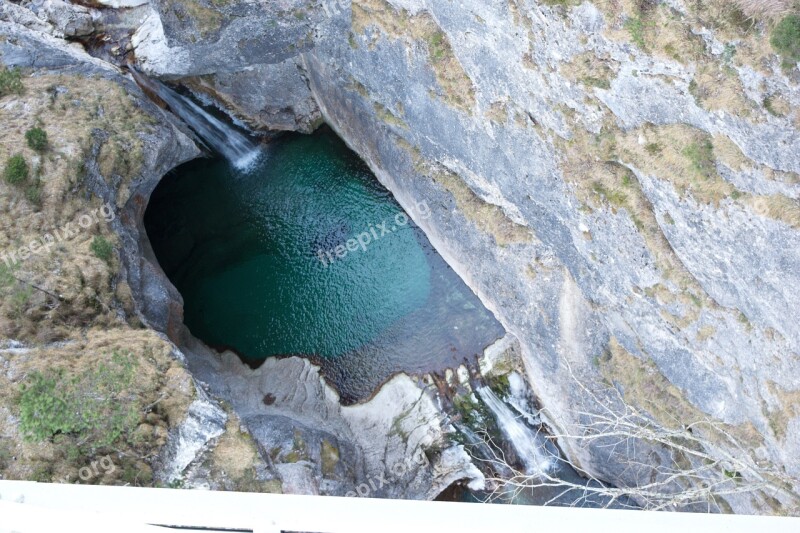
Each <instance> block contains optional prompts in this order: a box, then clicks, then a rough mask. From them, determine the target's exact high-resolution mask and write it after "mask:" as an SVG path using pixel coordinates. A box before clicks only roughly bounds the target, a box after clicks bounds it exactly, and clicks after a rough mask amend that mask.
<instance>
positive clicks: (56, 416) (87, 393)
mask: <svg viewBox="0 0 800 533" xmlns="http://www.w3.org/2000/svg"><path fill="white" fill-rule="evenodd" d="M135 373H136V361H135V360H134V359H133V356H132V355H131V354H120V353H118V352H114V353H113V354H112V355H111V357H110V358H108V361H107V362H103V363H100V364H99V365H97V367H96V368H94V369H93V370H90V371H89V372H86V373H81V374H78V375H75V376H67V375H65V374H64V372H63V371H53V370H48V371H45V372H44V373H40V372H34V373H32V374H31V375H30V376H29V377H28V379H27V382H26V383H23V384H22V386H21V393H20V396H19V402H18V405H19V421H20V429H21V430H22V433H23V435H24V436H25V438H26V439H27V440H32V441H44V440H50V439H52V438H53V437H54V436H56V435H58V434H63V435H73V436H79V437H80V440H81V441H83V442H86V443H88V445H89V446H91V447H93V448H95V449H97V448H103V447H107V446H111V445H112V444H114V443H115V442H117V441H118V440H119V439H120V438H122V437H127V436H128V435H129V434H131V433H132V432H133V430H134V429H135V428H136V425H137V424H138V421H139V411H140V409H141V405H140V400H139V398H138V397H136V396H132V395H131V394H130V393H127V391H128V390H129V389H130V386H131V384H132V382H133V377H134V376H135Z"/></svg>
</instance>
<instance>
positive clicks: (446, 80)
mask: <svg viewBox="0 0 800 533" xmlns="http://www.w3.org/2000/svg"><path fill="white" fill-rule="evenodd" d="M352 9H353V22H352V31H353V33H355V34H356V35H361V34H363V33H364V32H365V31H366V29H367V28H368V27H370V26H377V27H379V28H381V29H382V30H383V31H384V33H385V34H386V35H388V36H389V37H391V38H394V39H408V38H410V39H411V40H412V42H421V43H424V45H425V48H426V51H427V55H428V59H429V61H430V64H431V67H432V68H433V72H434V75H435V76H436V81H437V83H438V85H439V87H440V88H441V90H442V93H441V97H442V99H443V100H444V101H445V102H447V103H448V104H449V105H451V106H453V107H455V108H457V109H460V110H462V111H464V112H466V113H472V110H473V109H474V107H475V87H474V86H473V84H472V80H471V79H470V78H469V76H468V75H467V73H466V71H465V70H464V67H463V66H462V65H461V63H460V62H459V61H458V58H457V57H456V55H455V53H454V52H453V48H452V46H451V45H450V40H449V39H448V37H447V34H445V33H444V31H443V30H442V28H441V27H440V26H439V24H438V23H437V22H436V20H435V19H434V18H433V16H432V15H431V14H430V13H428V12H427V11H421V12H419V13H417V14H414V15H412V14H410V13H409V12H408V11H406V10H404V9H400V10H396V9H395V8H394V7H393V6H392V5H391V4H389V3H388V2H386V1H385V0H354V2H353V7H352ZM373 46H374V43H373Z"/></svg>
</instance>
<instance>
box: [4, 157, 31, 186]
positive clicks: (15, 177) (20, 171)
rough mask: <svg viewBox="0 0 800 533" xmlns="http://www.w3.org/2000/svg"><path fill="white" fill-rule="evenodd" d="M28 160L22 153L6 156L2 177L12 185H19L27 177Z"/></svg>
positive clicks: (28, 171)
mask: <svg viewBox="0 0 800 533" xmlns="http://www.w3.org/2000/svg"><path fill="white" fill-rule="evenodd" d="M29 173H30V170H29V169H28V162H27V161H25V157H23V156H22V154H15V155H12V156H11V157H9V158H8V161H6V166H5V169H4V170H3V177H4V178H5V180H6V181H7V182H8V183H10V184H12V185H19V184H20V183H22V182H23V181H25V180H27V179H28V174H29Z"/></svg>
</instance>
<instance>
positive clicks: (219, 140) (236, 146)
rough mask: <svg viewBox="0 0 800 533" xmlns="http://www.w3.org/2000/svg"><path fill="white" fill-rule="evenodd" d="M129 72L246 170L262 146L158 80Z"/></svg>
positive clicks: (210, 143)
mask: <svg viewBox="0 0 800 533" xmlns="http://www.w3.org/2000/svg"><path fill="white" fill-rule="evenodd" d="M130 72H131V74H132V75H133V77H134V79H135V80H136V82H137V83H139V85H141V86H143V87H145V88H147V89H148V90H150V91H152V92H153V93H155V94H156V95H158V97H159V98H161V99H162V100H163V101H164V102H165V103H166V104H167V105H168V106H169V107H170V109H171V110H172V112H173V113H175V114H176V115H178V116H179V117H180V118H181V119H183V121H184V122H186V123H187V124H188V125H189V126H190V127H191V128H192V129H193V130H194V131H195V132H196V133H197V135H199V136H200V137H201V138H202V139H203V141H205V142H206V143H207V144H208V145H209V147H210V148H212V149H214V150H215V151H216V152H217V153H219V154H221V155H222V156H224V157H225V159H227V160H228V161H230V162H231V164H232V165H233V166H234V167H236V168H237V169H239V170H246V169H248V168H250V167H251V166H252V165H253V163H255V162H256V161H257V160H258V157H259V155H260V154H261V150H260V149H259V147H258V145H257V144H256V143H254V142H253V141H252V139H250V138H248V137H247V136H246V135H244V134H242V133H240V132H239V131H237V130H236V129H234V128H233V127H231V126H230V125H228V124H226V123H225V122H223V121H222V120H219V119H218V118H216V117H215V116H213V115H211V114H209V113H208V112H206V110H205V109H203V108H202V107H200V106H199V105H197V104H196V103H194V102H193V101H192V100H191V99H189V98H187V97H185V96H183V95H181V94H178V93H176V92H175V91H173V90H172V89H170V88H169V87H167V86H166V85H164V84H163V83H161V82H160V81H158V80H151V79H150V78H147V77H146V76H144V75H142V74H140V73H139V72H137V71H136V70H134V69H133V68H131V69H130Z"/></svg>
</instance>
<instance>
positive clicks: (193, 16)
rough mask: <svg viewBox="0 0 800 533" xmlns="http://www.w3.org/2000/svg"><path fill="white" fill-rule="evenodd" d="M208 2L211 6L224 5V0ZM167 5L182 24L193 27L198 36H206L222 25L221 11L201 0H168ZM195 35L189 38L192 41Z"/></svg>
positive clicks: (194, 39) (195, 38)
mask: <svg viewBox="0 0 800 533" xmlns="http://www.w3.org/2000/svg"><path fill="white" fill-rule="evenodd" d="M210 3H211V4H212V5H213V6H222V5H224V1H217V0H211V2H210ZM168 6H169V7H171V8H172V12H173V13H174V14H175V17H176V18H177V19H178V20H179V21H180V22H181V23H182V24H183V25H184V26H191V27H192V28H194V30H195V31H196V32H197V37H199V38H203V37H208V36H209V35H210V34H212V33H214V32H216V31H218V30H219V29H220V28H221V27H222V22H223V20H224V16H223V15H222V13H220V12H219V11H218V10H217V9H215V8H214V7H212V6H209V5H207V4H206V3H205V2H203V0H170V2H169V3H168ZM197 37H195V36H192V37H191V40H192V41H193V42H194V41H196V40H197Z"/></svg>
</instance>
